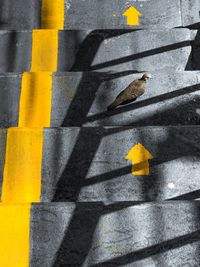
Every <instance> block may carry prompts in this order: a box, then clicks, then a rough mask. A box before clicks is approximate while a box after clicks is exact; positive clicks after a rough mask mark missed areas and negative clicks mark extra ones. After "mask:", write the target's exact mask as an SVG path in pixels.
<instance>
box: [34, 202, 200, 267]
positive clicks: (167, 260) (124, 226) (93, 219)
mask: <svg viewBox="0 0 200 267" xmlns="http://www.w3.org/2000/svg"><path fill="white" fill-rule="evenodd" d="M31 214H32V216H31V259H30V260H31V263H30V266H31V267H41V266H42V267H61V266H82V267H87V266H88V267H89V266H90V267H108V266H109V267H114V266H127V267H144V266H145V267H147V266H148V267H153V266H159V267H160V266H173V267H180V266H191V267H197V266H199V265H200V256H199V255H200V253H199V249H200V248H199V247H200V222H199V221H200V220H199V217H200V204H199V202H187V201H185V202H167V203H157V204H155V203H151V204H140V205H139V204H138V205H134V203H130V202H128V203H117V205H108V206H104V205H103V204H101V203H93V204H91V203H87V204H83V203H77V204H74V203H59V204H40V205H33V206H32V213H31Z"/></svg>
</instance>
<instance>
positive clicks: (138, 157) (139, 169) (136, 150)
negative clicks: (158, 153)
mask: <svg viewBox="0 0 200 267" xmlns="http://www.w3.org/2000/svg"><path fill="white" fill-rule="evenodd" d="M152 158H153V156H152V154H151V153H150V152H149V151H148V150H147V149H146V148H145V147H144V146H143V145H141V144H137V145H136V146H134V147H132V148H131V150H130V151H129V153H128V155H127V156H126V157H125V159H126V160H131V161H132V174H133V175H141V176H142V175H149V160H150V159H152Z"/></svg>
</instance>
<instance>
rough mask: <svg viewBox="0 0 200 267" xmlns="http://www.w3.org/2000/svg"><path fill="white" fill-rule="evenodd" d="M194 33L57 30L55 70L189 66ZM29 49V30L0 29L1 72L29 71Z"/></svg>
mask: <svg viewBox="0 0 200 267" xmlns="http://www.w3.org/2000/svg"><path fill="white" fill-rule="evenodd" d="M196 35H197V32H196V31H190V30H188V29H173V30H162V31H155V30H154V31H145V30H144V31H132V32H127V31H115V30H113V31H60V32H59V48H58V51H55V53H58V67H57V70H58V71H69V70H74V71H87V70H93V71H94V70H98V71H110V70H112V71H123V70H137V71H146V70H149V71H153V70H163V69H164V70H178V71H183V70H185V69H187V68H188V67H191V64H190V65H189V66H188V64H189V63H190V61H191V59H192V58H191V57H192V54H191V50H192V44H193V49H194V50H195V49H197V50H198V49H199V44H198V42H197V44H195V43H194V39H196V38H197V37H196ZM31 50H32V37H31V32H30V31H26V32H9V31H0V72H23V71H30V66H31ZM193 53H195V51H193ZM46 71H51V70H48V69H47V70H46Z"/></svg>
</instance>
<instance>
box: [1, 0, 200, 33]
mask: <svg viewBox="0 0 200 267" xmlns="http://www.w3.org/2000/svg"><path fill="white" fill-rule="evenodd" d="M49 1H52V0H49ZM41 3H42V1H41V0H29V1H26V0H18V1H16V0H0V7H1V9H0V29H6V30H30V29H33V28H40V27H41V6H42V4H41ZM131 5H133V6H135V7H136V8H137V9H138V10H139V11H140V12H141V13H142V17H141V18H140V26H139V27H138V26H136V27H134V26H131V27H130V26H128V25H127V21H126V18H125V17H124V16H122V15H123V13H124V12H125V11H126V9H127V8H128V7H129V6H131ZM199 10H200V3H199V1H198V0H129V1H126V0H120V1H116V0H109V1H107V0H101V1H99V0H65V22H64V28H65V29H125V28H157V27H159V28H174V27H180V26H190V25H193V26H194V28H196V27H197V26H196V25H195V24H196V23H199V22H200V17H199ZM113 14H115V15H116V16H113Z"/></svg>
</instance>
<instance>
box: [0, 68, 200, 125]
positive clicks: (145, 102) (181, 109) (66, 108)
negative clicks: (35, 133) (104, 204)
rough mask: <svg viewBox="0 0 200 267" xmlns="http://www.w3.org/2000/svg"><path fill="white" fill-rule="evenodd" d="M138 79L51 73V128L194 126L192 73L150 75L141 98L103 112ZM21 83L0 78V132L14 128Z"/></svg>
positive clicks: (196, 85) (195, 77) (196, 87)
mask: <svg viewBox="0 0 200 267" xmlns="http://www.w3.org/2000/svg"><path fill="white" fill-rule="evenodd" d="M142 74H143V73H133V72H131V71H127V72H126V71H125V72H118V73H89V72H86V73H79V72H67V73H54V74H53V85H52V109H51V126H52V127H60V126H80V125H84V126H106V125H107V126H122V125H132V126H144V125H154V126H155V125H157V126H161V125H166V126H168V125H199V124H200V72H198V71H184V72H152V76H153V79H151V80H149V81H148V84H147V89H146V93H145V94H144V95H143V96H142V97H141V98H139V99H138V100H137V101H136V102H133V103H130V104H129V105H124V106H121V107H119V108H118V109H116V110H114V111H112V112H108V111H107V106H108V105H109V104H110V103H111V102H112V101H113V100H114V99H115V97H116V96H117V95H118V94H119V93H120V92H121V91H122V90H123V89H124V88H125V87H126V86H127V85H128V84H129V83H130V82H131V81H132V80H134V79H138V78H140V77H141V76H142ZM21 80H22V74H1V75H0V127H13V126H15V127H16V126H18V114H19V103H20V93H21ZM33 96H34V95H33ZM33 102H34V98H33ZM30 116H31V114H30Z"/></svg>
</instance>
